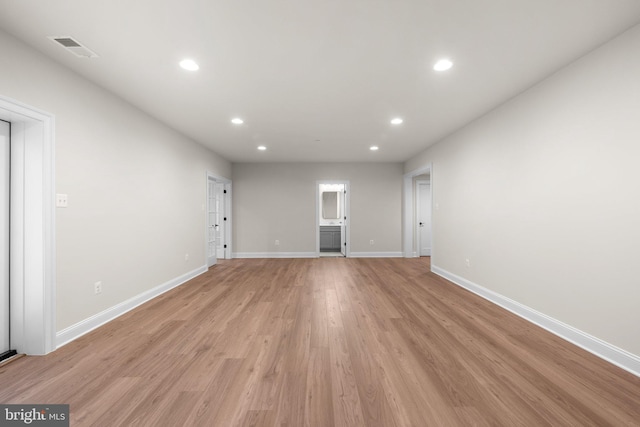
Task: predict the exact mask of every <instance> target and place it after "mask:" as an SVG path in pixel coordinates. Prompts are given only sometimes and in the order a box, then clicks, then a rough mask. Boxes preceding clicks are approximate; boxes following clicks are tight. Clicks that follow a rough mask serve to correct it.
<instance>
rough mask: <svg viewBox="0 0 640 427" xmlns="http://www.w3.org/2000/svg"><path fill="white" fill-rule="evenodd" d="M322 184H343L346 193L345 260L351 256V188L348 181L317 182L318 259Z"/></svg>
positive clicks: (318, 253) (318, 255)
mask: <svg viewBox="0 0 640 427" xmlns="http://www.w3.org/2000/svg"><path fill="white" fill-rule="evenodd" d="M320 184H343V185H344V191H345V192H346V194H345V195H344V216H346V217H347V219H346V222H345V227H346V232H345V236H344V239H345V243H346V245H345V247H346V249H345V258H349V257H350V256H351V203H350V197H351V187H350V183H349V181H348V180H318V181H316V258H319V257H320Z"/></svg>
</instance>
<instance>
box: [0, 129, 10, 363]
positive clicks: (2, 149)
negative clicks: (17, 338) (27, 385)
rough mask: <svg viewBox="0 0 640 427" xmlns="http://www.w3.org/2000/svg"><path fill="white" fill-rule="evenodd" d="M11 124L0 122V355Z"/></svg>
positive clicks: (5, 322)
mask: <svg viewBox="0 0 640 427" xmlns="http://www.w3.org/2000/svg"><path fill="white" fill-rule="evenodd" d="M9 132H10V126H9V123H7V122H5V121H2V120H0V355H2V354H3V353H5V352H7V351H9V350H10V348H9V344H10V343H9V177H10V175H9V165H10V145H9Z"/></svg>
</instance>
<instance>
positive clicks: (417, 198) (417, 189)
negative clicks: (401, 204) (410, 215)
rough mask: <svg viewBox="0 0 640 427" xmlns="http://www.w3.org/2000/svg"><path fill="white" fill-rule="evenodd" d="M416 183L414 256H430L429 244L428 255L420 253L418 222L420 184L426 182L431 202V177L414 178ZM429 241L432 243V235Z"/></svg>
mask: <svg viewBox="0 0 640 427" xmlns="http://www.w3.org/2000/svg"><path fill="white" fill-rule="evenodd" d="M415 183H416V189H415V197H416V203H415V206H416V219H415V221H414V226H415V228H416V240H415V241H416V255H415V256H416V257H421V256H431V246H429V255H422V253H421V252H422V249H421V247H422V239H421V238H420V227H419V222H420V213H421V209H420V185H424V184H427V185H428V186H429V199H430V200H429V201H430V202H431V179H429V180H426V179H416V180H415ZM431 215H432V212H429V235H430V236H431V221H432V218H431ZM431 243H433V236H431Z"/></svg>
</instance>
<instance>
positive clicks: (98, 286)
mask: <svg viewBox="0 0 640 427" xmlns="http://www.w3.org/2000/svg"><path fill="white" fill-rule="evenodd" d="M93 292H95V294H96V295H98V294H101V293H102V282H96V283H94V284H93Z"/></svg>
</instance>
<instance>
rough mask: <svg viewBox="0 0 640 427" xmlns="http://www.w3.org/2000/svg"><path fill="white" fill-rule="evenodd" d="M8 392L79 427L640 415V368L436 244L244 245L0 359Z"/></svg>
mask: <svg viewBox="0 0 640 427" xmlns="http://www.w3.org/2000/svg"><path fill="white" fill-rule="evenodd" d="M0 402H2V403H69V404H70V405H71V414H72V415H71V420H72V424H71V425H73V426H85V425H100V426H119V425H124V426H130V425H144V426H181V425H201V426H231V425H246V426H254V425H255V426H262V425H268V426H271V425H277V426H290V427H299V426H318V427H326V426H332V425H337V426H363V425H366V426H385V427H390V426H409V425H413V426H458V425H459V426H469V425H504V426H565V425H566V426H569V425H571V426H578V425H579V426H589V425H594V426H607V425H612V426H628V425H640V378H637V377H635V376H633V375H631V374H629V373H627V372H625V371H623V370H621V369H618V368H616V367H614V366H612V365H609V364H608V363H606V362H604V361H602V360H600V359H598V358H596V357H594V356H592V355H590V354H588V353H586V352H585V351H583V350H581V349H579V348H576V347H574V346H572V345H570V344H568V343H566V342H564V341H562V340H560V339H559V338H557V337H555V336H553V335H551V334H549V333H547V332H545V331H543V330H541V329H539V328H537V327H535V326H533V325H531V324H529V323H527V322H525V321H523V320H521V319H519V318H517V317H515V316H514V315H512V314H510V313H508V312H506V311H504V310H502V309H500V308H498V307H496V306H494V305H492V304H490V303H488V302H486V301H484V300H482V299H481V298H479V297H477V296H475V295H473V294H471V293H469V292H467V291H464V290H462V289H460V288H458V287H457V286H455V285H453V284H450V283H449V282H447V281H445V280H444V279H441V278H439V277H437V276H435V275H433V274H431V273H429V272H428V259H424V258H423V259H375V260H374V259H344V258H321V259H305V260H303V259H294V260H285V259H278V260H273V259H272V260H231V261H224V262H222V263H221V264H220V265H218V266H216V267H214V268H212V269H211V270H210V271H209V272H208V273H206V274H204V275H202V276H200V277H198V278H196V279H194V280H192V281H191V282H189V283H187V284H184V285H183V286H181V287H179V288H177V289H174V290H173V291H170V292H168V293H166V294H164V295H163V296H161V297H159V298H157V299H155V300H153V301H151V302H149V303H147V304H145V305H143V306H141V307H139V308H138V309H136V310H134V311H132V312H129V313H127V314H126V315H124V316H122V317H120V318H118V319H117V320H115V321H113V322H111V323H109V324H107V325H105V326H103V327H102V328H100V329H98V330H96V331H94V332H92V333H90V334H88V335H86V336H84V337H82V338H80V339H78V340H76V341H74V342H73V343H71V344H68V345H67V346H65V347H62V348H61V349H59V350H57V351H55V352H54V353H52V354H50V355H48V356H44V357H23V358H21V359H19V360H17V361H15V362H13V363H10V364H9V365H6V366H2V367H0Z"/></svg>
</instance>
